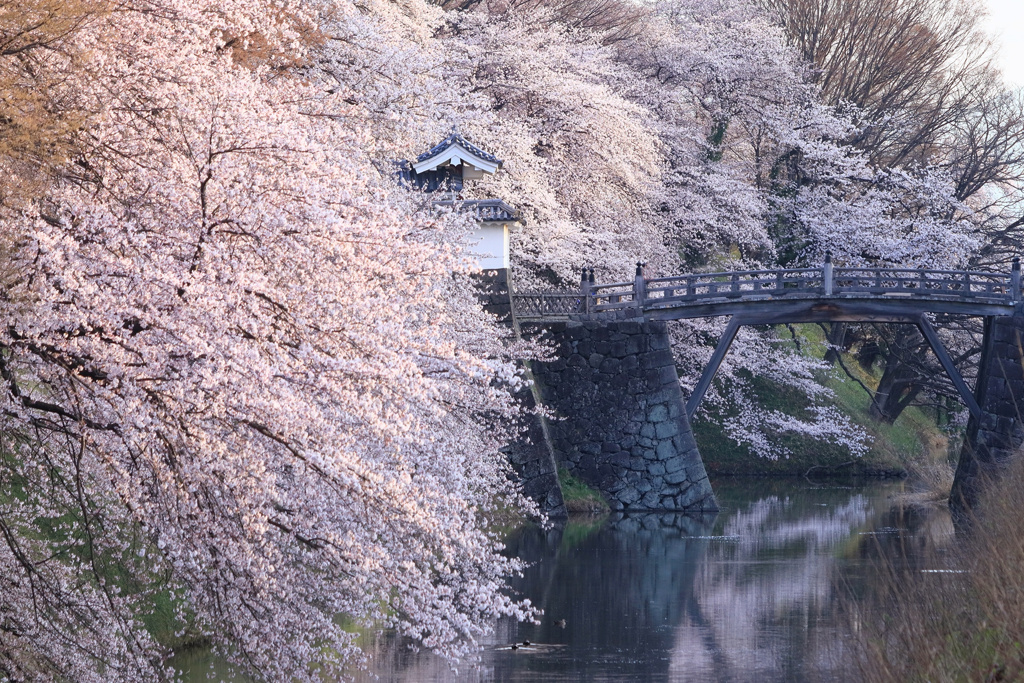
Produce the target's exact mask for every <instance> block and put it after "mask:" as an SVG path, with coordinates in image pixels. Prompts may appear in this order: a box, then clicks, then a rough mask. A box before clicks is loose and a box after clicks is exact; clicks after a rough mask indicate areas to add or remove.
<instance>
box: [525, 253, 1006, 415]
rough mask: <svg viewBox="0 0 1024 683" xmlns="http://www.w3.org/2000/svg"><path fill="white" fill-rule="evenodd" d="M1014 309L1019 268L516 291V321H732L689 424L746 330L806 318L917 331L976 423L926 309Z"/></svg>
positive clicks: (844, 272) (708, 277) (781, 273)
mask: <svg viewBox="0 0 1024 683" xmlns="http://www.w3.org/2000/svg"><path fill="white" fill-rule="evenodd" d="M1020 303H1021V276H1020V262H1019V261H1018V260H1016V259H1015V260H1014V263H1013V269H1012V270H1011V272H1010V273H1009V274H1006V273H989V272H977V271H960V270H925V269H908V268H836V267H834V266H833V264H832V262H831V258H829V257H826V259H825V264H824V265H823V266H822V267H821V268H799V269H786V270H783V269H779V270H753V271H743V272H728V273H702V274H691V275H678V276H673V277H661V278H651V279H645V278H644V277H643V275H642V274H641V270H640V266H639V264H638V266H637V274H636V277H635V279H634V280H633V281H632V282H614V283H611V284H596V283H595V282H594V272H593V270H592V269H591V270H590V271H584V276H583V279H582V282H581V287H580V291H579V292H532V293H531V292H522V293H520V292H516V293H514V294H513V295H512V306H513V313H514V315H515V318H516V320H517V321H518V322H520V323H530V322H533V323H552V322H559V321H568V320H571V319H583V318H588V319H591V320H601V319H603V318H604V319H615V318H623V317H626V318H643V319H645V320H680V319H685V318H710V317H720V316H729V317H730V318H731V319H730V321H729V324H728V326H727V327H726V329H725V332H724V333H723V335H722V338H721V340H720V341H719V344H718V347H717V348H716V349H715V353H714V355H713V356H712V358H711V361H710V362H709V363H708V366H707V367H706V368H705V370H704V373H703V375H702V376H701V379H700V381H699V382H698V383H697V386H696V387H695V388H694V391H693V393H692V394H691V395H690V398H689V400H688V401H687V403H686V412H687V414H688V416H689V417H690V418H692V417H693V415H694V413H695V412H696V411H697V408H698V407H699V405H700V401H701V399H702V398H703V397H704V394H705V393H706V392H707V390H708V387H710V385H711V381H712V379H714V376H715V373H716V372H717V371H718V368H719V366H720V365H721V363H722V359H723V358H724V357H725V354H726V353H727V352H728V350H729V347H730V345H731V344H732V341H733V339H734V338H735V336H736V332H737V330H739V328H740V327H742V326H743V325H773V324H781V323H806V322H886V323H907V324H912V325H916V326H917V327H918V328H919V329H920V330H921V333H922V334H923V335H924V337H925V339H927V340H928V343H929V344H930V345H931V347H932V350H933V351H934V352H935V355H936V356H937V357H938V359H939V362H941V363H942V366H943V368H944V369H945V370H946V373H947V374H948V375H949V377H950V379H951V380H952V382H953V384H954V385H955V386H956V389H957V391H958V392H959V394H960V396H961V398H962V399H963V401H964V403H965V404H966V405H967V407H968V409H970V411H971V414H972V415H973V416H974V417H975V418H979V417H980V416H981V408H980V406H979V405H978V401H977V400H976V398H975V396H974V394H973V392H972V391H971V390H970V389H969V388H968V386H967V384H966V383H965V382H964V380H963V378H962V377H961V375H960V373H959V371H957V369H956V367H955V366H954V365H953V361H952V359H951V358H950V356H949V354H948V353H947V351H946V350H945V348H944V347H943V345H942V343H941V341H940V340H939V337H938V335H937V334H936V333H935V329H934V328H933V327H932V325H931V322H930V321H929V320H928V318H927V316H926V315H925V313H958V314H962V315H972V316H983V317H986V318H989V317H993V316H1009V315H1013V314H1014V311H1015V310H1016V309H1017V307H1018V305H1019V304H1020Z"/></svg>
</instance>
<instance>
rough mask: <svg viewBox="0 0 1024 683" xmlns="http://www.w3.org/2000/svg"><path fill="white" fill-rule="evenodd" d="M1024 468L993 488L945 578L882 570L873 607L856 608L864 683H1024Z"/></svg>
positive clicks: (892, 568) (891, 567) (1018, 467)
mask: <svg viewBox="0 0 1024 683" xmlns="http://www.w3.org/2000/svg"><path fill="white" fill-rule="evenodd" d="M1022 511H1024V462H1017V463H1015V464H1014V465H1013V466H1012V467H1011V469H1010V470H1009V471H1008V472H1007V473H1006V476H1005V477H1004V479H1003V480H1002V481H1001V482H999V483H998V484H996V485H993V486H992V487H991V488H990V490H989V492H988V494H987V495H986V497H985V499H984V500H983V503H982V506H981V509H980V510H979V511H978V513H977V515H976V516H975V517H974V518H973V519H971V520H970V521H969V522H968V523H967V526H966V527H965V528H963V529H960V530H959V531H960V535H961V537H962V538H961V539H960V542H959V543H958V545H957V547H956V549H955V550H954V551H953V552H952V554H951V555H950V556H949V557H948V559H947V560H946V562H945V564H946V568H947V569H948V570H951V571H949V572H948V573H934V572H927V573H926V572H921V571H919V570H914V571H908V570H906V569H905V568H902V569H901V568H898V567H896V566H895V565H892V564H890V565H888V566H883V567H881V568H880V571H881V572H882V573H883V575H884V576H885V577H886V578H887V579H888V580H887V581H885V582H883V583H884V587H883V588H882V589H881V592H880V593H879V594H878V595H876V596H875V597H874V598H873V599H869V600H867V601H866V602H864V603H861V604H860V605H859V606H854V607H853V614H854V619H853V626H854V632H855V633H856V634H857V636H858V638H857V639H856V641H857V645H858V648H857V655H858V657H857V662H856V664H857V671H858V677H857V678H858V680H863V681H928V682H930V683H940V682H943V681H972V682H973V681H978V682H982V681H985V682H988V681H1019V680H1024V645H1022V643H1024V534H1021V514H1022Z"/></svg>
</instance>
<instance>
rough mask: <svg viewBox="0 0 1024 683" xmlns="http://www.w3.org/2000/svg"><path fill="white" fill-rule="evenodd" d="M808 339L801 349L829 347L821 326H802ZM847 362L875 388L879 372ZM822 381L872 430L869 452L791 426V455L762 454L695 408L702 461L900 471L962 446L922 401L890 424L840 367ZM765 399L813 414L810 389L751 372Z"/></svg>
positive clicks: (775, 471) (829, 472)
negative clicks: (856, 454) (854, 453)
mask: <svg viewBox="0 0 1024 683" xmlns="http://www.w3.org/2000/svg"><path fill="white" fill-rule="evenodd" d="M799 328H800V329H799V331H800V332H801V333H802V334H803V335H805V337H806V339H805V340H804V343H803V344H802V345H801V351H802V352H803V353H807V354H809V355H812V356H815V357H817V358H821V357H822V356H823V355H824V352H825V347H824V340H823V335H822V334H821V331H820V329H819V328H818V327H817V326H811V325H806V326H799ZM844 362H845V365H846V367H847V368H848V369H849V370H850V371H851V372H853V373H854V374H855V376H856V377H857V379H859V380H860V381H861V382H863V383H864V384H865V385H866V386H868V387H869V388H871V389H872V390H873V389H874V388H875V387H876V386H877V385H878V380H879V377H878V374H877V372H869V371H865V370H863V369H862V368H860V366H858V365H857V363H856V361H854V360H853V359H846V360H845V361H844ZM818 379H819V381H820V382H821V383H822V384H824V385H825V386H827V387H829V388H830V389H832V391H833V392H834V393H835V398H834V399H833V400H832V402H831V403H832V405H834V406H835V407H836V408H838V409H839V410H840V411H842V412H843V414H845V415H847V416H849V417H850V419H851V420H852V421H853V422H854V423H856V424H858V425H860V426H861V427H862V428H864V430H865V431H866V432H867V434H868V435H869V436H870V438H871V442H870V449H869V451H868V453H867V454H866V455H864V456H863V457H860V458H855V457H853V456H852V455H850V453H849V451H848V450H847V449H846V448H845V447H843V446H840V445H837V444H831V443H826V442H822V441H819V440H816V439H811V438H808V437H803V436H799V435H794V434H782V435H780V436H779V437H778V443H779V445H780V446H782V447H784V448H786V449H788V450H789V451H790V455H789V457H782V458H779V459H778V460H768V459H765V458H760V457H758V456H756V455H755V454H753V453H751V452H750V450H749V449H748V448H747V447H746V446H743V445H740V444H737V443H736V442H735V441H733V440H732V439H730V438H729V436H728V435H727V434H726V433H725V432H724V431H723V430H722V429H721V428H720V427H719V426H718V425H717V424H716V423H715V422H714V421H713V420H711V419H708V417H706V416H701V415H699V414H698V416H697V417H696V418H695V419H694V424H693V431H694V436H695V437H696V439H697V445H698V447H699V448H700V452H701V455H702V456H703V457H704V464H705V466H706V467H707V469H708V471H709V473H712V474H718V475H723V474H766V475H778V476H795V475H799V476H802V475H804V474H808V473H809V474H810V475H812V476H836V475H846V474H848V475H869V476H879V475H889V476H892V475H903V474H906V473H909V472H916V471H922V472H926V471H929V470H931V469H934V468H942V467H944V466H945V463H946V462H947V461H948V456H949V453H950V452H951V451H955V450H956V447H957V443H956V442H955V441H956V438H958V437H956V436H955V435H954V443H950V438H949V435H948V434H947V432H946V431H945V430H943V429H941V428H940V427H938V426H937V425H936V419H935V413H934V412H933V411H931V410H924V409H921V408H917V407H910V408H907V409H906V410H904V411H903V413H902V414H901V415H900V417H899V418H898V419H897V420H896V422H894V423H893V424H886V423H884V422H879V421H877V420H875V419H874V418H873V417H872V416H871V415H870V414H869V412H868V410H869V407H870V405H871V399H870V397H869V395H868V394H867V392H866V391H865V390H864V388H863V387H861V386H860V385H859V384H858V383H857V382H855V381H853V380H851V379H849V378H848V377H847V376H846V375H845V373H843V371H842V370H841V369H840V368H838V367H837V368H834V369H832V370H831V371H827V372H823V373H821V375H820V376H819V377H818ZM750 381H751V383H752V384H753V386H754V388H755V390H756V392H757V395H758V397H759V399H760V404H761V405H762V406H763V407H764V408H766V409H769V410H779V411H782V412H786V413H790V414H795V415H798V416H801V417H809V415H810V413H809V411H808V410H807V408H808V406H809V402H808V400H807V397H806V396H805V395H804V394H803V393H801V392H799V391H797V390H794V389H792V388H789V387H785V386H781V385H778V384H774V383H771V382H769V381H767V380H763V379H760V378H751V379H750Z"/></svg>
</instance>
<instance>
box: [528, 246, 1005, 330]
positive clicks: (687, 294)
mask: <svg viewBox="0 0 1024 683" xmlns="http://www.w3.org/2000/svg"><path fill="white" fill-rule="evenodd" d="M642 265H643V264H640V263H638V264H637V272H636V277H635V278H634V280H633V281H632V282H612V283H609V284H596V283H595V282H594V270H593V269H592V268H591V269H584V271H583V277H582V280H581V282H580V291H579V292H517V293H515V294H513V297H512V299H513V310H514V311H515V313H516V317H517V318H519V319H523V320H530V319H533V320H554V319H562V320H567V319H569V317H570V316H572V315H575V314H595V313H598V314H599V313H605V312H614V311H628V310H630V309H631V310H633V311H636V314H637V315H642V314H643V312H644V311H655V310H659V309H666V308H667V309H671V308H676V307H686V306H691V305H692V306H696V305H700V304H708V303H712V304H713V303H715V302H727V301H730V300H743V301H757V300H780V299H787V298H817V297H826V298H827V297H851V296H852V297H855V298H857V297H862V296H868V297H871V298H875V297H878V298H889V297H893V298H895V297H907V298H924V299H931V300H960V301H964V300H966V301H975V302H979V303H987V304H992V303H995V304H1016V303H1018V302H1020V301H1021V298H1022V297H1021V271H1020V263H1019V261H1018V260H1017V259H1014V264H1013V269H1012V270H1011V272H1010V273H1008V274H1007V273H991V272H982V271H959V270H924V269H920V268H836V267H833V264H832V262H831V257H826V260H825V263H824V265H823V266H822V267H820V268H788V269H772V270H749V271H740V272H721V273H692V274H687V275H676V276H671V277H660V278H650V279H646V278H645V277H644V276H643V275H642V272H643V269H642Z"/></svg>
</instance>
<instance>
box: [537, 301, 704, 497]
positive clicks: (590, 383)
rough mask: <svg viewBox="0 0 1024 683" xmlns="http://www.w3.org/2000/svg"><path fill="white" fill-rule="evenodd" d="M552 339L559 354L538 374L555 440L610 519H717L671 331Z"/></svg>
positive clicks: (660, 326) (615, 325)
mask: <svg viewBox="0 0 1024 683" xmlns="http://www.w3.org/2000/svg"><path fill="white" fill-rule="evenodd" d="M548 331H549V333H550V334H551V340H552V342H553V343H554V344H555V345H556V347H557V348H556V351H555V355H554V357H553V359H552V360H550V361H547V362H543V363H540V362H538V363H535V364H534V368H533V372H534V377H535V379H536V382H537V386H538V388H539V392H540V397H541V400H542V402H543V403H544V405H545V407H547V408H548V409H549V410H551V411H553V412H554V413H555V414H556V416H557V419H555V420H551V421H549V424H548V436H549V438H550V440H551V446H552V449H553V451H554V454H555V459H556V461H557V462H558V464H560V465H562V466H564V467H566V468H567V469H568V470H569V472H570V473H571V474H573V475H574V476H576V477H577V478H578V479H580V480H582V481H584V482H586V483H587V484H588V485H590V486H592V487H594V488H596V489H597V490H599V491H600V492H601V493H602V494H603V495H604V496H605V497H606V498H607V500H608V503H609V505H610V506H611V507H612V509H613V510H620V511H641V510H642V511H652V510H654V511H661V510H673V511H677V510H684V511H691V512H692V511H712V510H717V505H716V503H715V498H714V495H713V494H712V492H711V485H710V483H709V482H708V478H707V473H706V472H705V470H704V463H703V462H702V461H701V458H700V453H699V452H698V451H697V444H696V442H695V441H694V439H693V434H692V431H691V429H690V423H689V420H688V419H687V416H686V410H685V404H684V401H683V394H682V391H681V390H680V388H679V379H678V376H677V375H676V370H675V363H674V360H673V358H672V352H671V349H670V346H669V336H668V330H667V329H666V326H665V323H663V322H644V321H640V320H624V321H612V322H609V321H606V320H600V321H580V322H570V323H566V324H562V325H559V326H548Z"/></svg>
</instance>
